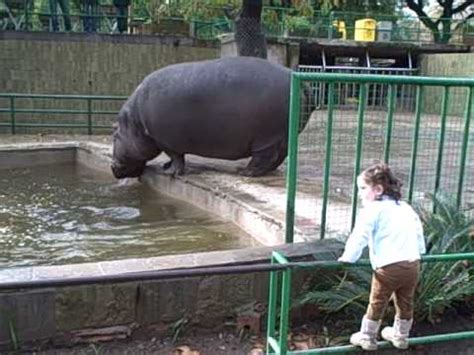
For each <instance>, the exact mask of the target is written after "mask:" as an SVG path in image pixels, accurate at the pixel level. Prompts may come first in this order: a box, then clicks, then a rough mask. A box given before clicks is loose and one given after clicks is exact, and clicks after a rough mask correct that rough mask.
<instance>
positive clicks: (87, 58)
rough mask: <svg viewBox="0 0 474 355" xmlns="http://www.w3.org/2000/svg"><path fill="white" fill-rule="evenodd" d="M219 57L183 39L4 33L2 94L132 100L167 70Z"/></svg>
mask: <svg viewBox="0 0 474 355" xmlns="http://www.w3.org/2000/svg"><path fill="white" fill-rule="evenodd" d="M218 57H219V48H218V43H216V42H200V41H197V40H194V39H191V38H187V37H180V36H166V37H162V36H138V35H137V36H117V35H115V36H111V35H85V34H64V33H15V32H1V33H0V68H1V69H0V70H1V71H0V92H16V93H38V94H39V93H41V94H90V95H126V96H128V95H129V94H130V93H131V92H132V91H133V89H134V88H135V87H136V86H137V85H138V84H139V83H140V82H141V80H142V79H143V78H144V77H145V76H146V75H147V74H149V73H151V72H152V71H154V70H157V69H159V68H161V67H164V66H167V65H170V64H174V63H180V62H189V61H195V60H205V59H213V58H218Z"/></svg>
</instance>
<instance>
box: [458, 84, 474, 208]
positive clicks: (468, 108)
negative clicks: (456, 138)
mask: <svg viewBox="0 0 474 355" xmlns="http://www.w3.org/2000/svg"><path fill="white" fill-rule="evenodd" d="M472 91H473V88H472V86H471V87H469V92H468V94H467V103H466V112H465V114H464V136H463V140H462V146H461V160H460V164H459V165H460V170H459V181H458V193H457V195H456V205H457V206H458V208H460V207H461V201H462V188H463V184H464V169H465V166H466V157H467V149H468V144H469V128H470V123H471V109H472V99H473V97H472Z"/></svg>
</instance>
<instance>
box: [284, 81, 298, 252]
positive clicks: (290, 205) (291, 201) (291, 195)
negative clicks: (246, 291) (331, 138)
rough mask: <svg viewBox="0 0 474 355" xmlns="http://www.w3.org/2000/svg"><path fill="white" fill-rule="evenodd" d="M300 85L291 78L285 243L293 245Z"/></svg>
mask: <svg viewBox="0 0 474 355" xmlns="http://www.w3.org/2000/svg"><path fill="white" fill-rule="evenodd" d="M300 85H301V81H300V80H299V79H298V77H296V76H295V75H292V76H291V89H290V90H291V92H290V123H289V125H290V127H289V130H288V131H289V132H288V165H287V172H286V175H287V177H286V190H287V197H286V230H285V243H293V235H294V226H295V196H296V179H297V171H296V169H297V159H298V131H299V119H300V92H301V90H300Z"/></svg>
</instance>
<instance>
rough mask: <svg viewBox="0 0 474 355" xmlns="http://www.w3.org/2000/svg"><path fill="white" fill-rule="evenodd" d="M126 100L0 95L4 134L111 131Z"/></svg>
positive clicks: (1, 125) (0, 123) (66, 96)
mask: <svg viewBox="0 0 474 355" xmlns="http://www.w3.org/2000/svg"><path fill="white" fill-rule="evenodd" d="M126 99H127V97H124V96H92V95H38V94H13V93H12V94H4V93H0V132H1V131H2V128H6V130H8V131H9V133H11V134H17V133H30V132H31V131H29V130H28V129H39V130H40V131H41V132H42V133H44V132H45V131H44V129H45V128H48V129H59V128H63V129H74V130H75V131H77V130H78V129H79V130H82V131H83V132H86V133H87V134H93V133H94V131H97V130H108V131H110V129H111V127H112V124H113V122H114V121H115V116H116V115H117V113H118V111H119V109H120V106H121V105H122V104H123V102H124V101H125V100H126ZM97 106H99V107H97ZM58 116H59V117H58ZM71 116H75V117H74V118H71ZM112 116H113V119H111V117H112Z"/></svg>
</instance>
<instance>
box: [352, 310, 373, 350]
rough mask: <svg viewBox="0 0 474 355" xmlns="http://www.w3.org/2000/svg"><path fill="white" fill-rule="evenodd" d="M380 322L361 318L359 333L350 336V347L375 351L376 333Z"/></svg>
mask: <svg viewBox="0 0 474 355" xmlns="http://www.w3.org/2000/svg"><path fill="white" fill-rule="evenodd" d="M379 327H380V321H375V320H371V319H368V318H365V317H364V318H362V323H361V325H360V331H359V332H357V333H354V334H352V335H351V339H350V342H351V344H352V345H356V346H360V347H361V348H362V349H364V350H377V333H378V331H379Z"/></svg>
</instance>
